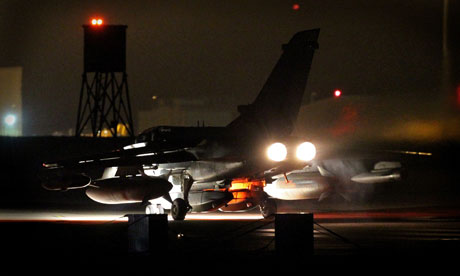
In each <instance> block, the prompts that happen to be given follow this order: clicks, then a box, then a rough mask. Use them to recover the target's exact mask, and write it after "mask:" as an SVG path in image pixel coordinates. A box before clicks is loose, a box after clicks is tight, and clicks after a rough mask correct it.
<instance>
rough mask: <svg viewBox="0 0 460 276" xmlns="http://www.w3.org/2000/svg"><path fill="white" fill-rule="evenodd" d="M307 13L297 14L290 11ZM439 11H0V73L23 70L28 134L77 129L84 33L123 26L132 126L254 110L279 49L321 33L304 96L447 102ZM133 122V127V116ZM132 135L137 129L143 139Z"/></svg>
mask: <svg viewBox="0 0 460 276" xmlns="http://www.w3.org/2000/svg"><path fill="white" fill-rule="evenodd" d="M294 3H298V4H299V6H300V8H299V9H298V10H294V9H293V8H292V7H293V4H294ZM442 8H443V1H440V0H438V1H435V0H406V1H397V0H386V1H380V0H378V1H368V0H362V1H359V0H353V1H333V0H323V1H316V0H312V1H179V0H175V1H95V0H92V1H50V0H47V1H45V0H42V1H25V0H24V1H12V0H11V1H9V0H1V1H0V11H1V13H0V38H1V41H0V66H22V67H23V89H22V91H23V128H24V129H23V134H24V135H49V134H51V133H53V132H54V131H56V130H60V131H66V130H68V129H69V128H75V122H76V113H77V107H78V99H79V93H80V85H81V74H82V72H83V28H82V27H81V26H82V25H83V24H88V23H89V20H90V18H92V17H93V16H100V17H102V18H104V20H105V22H106V23H107V24H124V25H128V29H127V73H128V83H129V88H130V93H131V102H132V108H133V113H134V116H137V115H136V113H137V111H138V110H141V109H148V108H150V107H151V104H152V103H151V101H152V100H151V99H152V96H153V95H160V96H166V97H182V96H184V97H191V98H197V97H205V98H207V99H208V101H209V103H210V104H211V105H212V106H214V107H219V108H222V109H229V110H234V109H236V106H237V105H240V104H247V103H250V102H251V101H252V100H253V99H254V98H255V97H256V95H257V93H258V92H259V90H260V89H261V87H262V85H263V83H264V82H265V80H266V78H267V77H268V75H269V73H270V72H271V70H272V68H273V66H274V64H275V63H276V61H277V59H278V58H279V56H280V54H281V44H283V43H286V42H287V41H288V40H289V39H290V38H291V36H292V35H293V34H294V33H296V32H298V31H300V30H305V29H312V28H321V34H320V38H319V44H320V49H319V51H317V53H316V55H315V57H314V60H313V65H312V71H311V74H310V78H309V82H308V84H307V89H308V90H310V91H312V92H315V93H317V94H318V95H319V96H320V97H327V96H329V95H330V94H331V93H332V91H333V90H334V89H336V88H340V89H342V90H343V92H344V93H345V94H346V95H394V96H395V97H397V96H398V95H401V94H413V93H416V94H418V95H420V97H421V98H423V97H425V98H426V97H432V96H433V95H435V96H440V97H442V95H440V93H439V87H440V82H441V65H442V64H441V62H442ZM135 120H136V117H135ZM136 131H137V132H138V131H140V130H136Z"/></svg>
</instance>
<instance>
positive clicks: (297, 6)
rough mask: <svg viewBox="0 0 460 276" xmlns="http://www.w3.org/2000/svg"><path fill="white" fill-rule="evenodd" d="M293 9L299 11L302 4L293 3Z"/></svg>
mask: <svg viewBox="0 0 460 276" xmlns="http://www.w3.org/2000/svg"><path fill="white" fill-rule="evenodd" d="M292 9H293V10H295V11H298V10H299V9H300V5H299V4H294V5H292Z"/></svg>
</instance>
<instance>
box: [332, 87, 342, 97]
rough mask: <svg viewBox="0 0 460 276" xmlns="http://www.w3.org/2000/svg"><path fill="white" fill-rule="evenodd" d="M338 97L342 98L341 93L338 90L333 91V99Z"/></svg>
mask: <svg viewBox="0 0 460 276" xmlns="http://www.w3.org/2000/svg"><path fill="white" fill-rule="evenodd" d="M340 96H342V91H341V90H339V89H337V90H335V91H334V97H336V98H338V97H340Z"/></svg>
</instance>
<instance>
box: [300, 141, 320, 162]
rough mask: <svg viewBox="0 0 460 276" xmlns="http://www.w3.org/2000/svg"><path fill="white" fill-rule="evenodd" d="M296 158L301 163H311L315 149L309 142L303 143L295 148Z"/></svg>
mask: <svg viewBox="0 0 460 276" xmlns="http://www.w3.org/2000/svg"><path fill="white" fill-rule="evenodd" d="M296 156H297V158H298V159H299V160H302V161H311V160H313V158H315V156H316V147H315V145H313V144H312V143H310V142H304V143H302V144H300V145H299V146H297V150H296Z"/></svg>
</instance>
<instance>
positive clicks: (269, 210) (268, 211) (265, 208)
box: [259, 197, 278, 218]
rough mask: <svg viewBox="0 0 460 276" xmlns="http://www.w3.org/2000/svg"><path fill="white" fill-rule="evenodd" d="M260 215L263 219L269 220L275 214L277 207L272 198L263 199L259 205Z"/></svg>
mask: <svg viewBox="0 0 460 276" xmlns="http://www.w3.org/2000/svg"><path fill="white" fill-rule="evenodd" d="M259 208H260V213H261V214H262V216H263V217H264V218H269V217H271V216H274V215H275V214H276V211H277V209H278V207H277V206H276V201H275V199H273V198H268V197H267V198H265V199H264V200H262V202H260V204H259Z"/></svg>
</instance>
